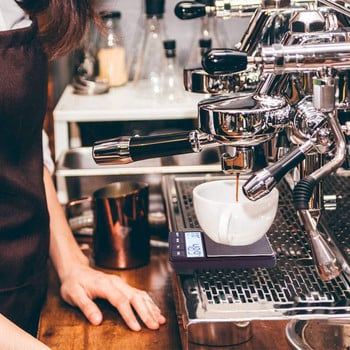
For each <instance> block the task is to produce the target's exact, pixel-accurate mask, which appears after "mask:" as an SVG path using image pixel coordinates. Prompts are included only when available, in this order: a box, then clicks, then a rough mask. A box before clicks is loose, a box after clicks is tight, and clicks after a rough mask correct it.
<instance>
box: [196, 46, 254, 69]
mask: <svg viewBox="0 0 350 350" xmlns="http://www.w3.org/2000/svg"><path fill="white" fill-rule="evenodd" d="M248 63H249V62H248V55H247V53H246V52H243V51H239V50H235V49H212V50H209V51H208V52H207V53H205V54H204V56H203V58H202V66H203V68H204V70H205V71H206V72H207V73H209V74H213V75H215V74H216V75H218V74H232V73H237V72H242V71H244V70H246V69H247V67H248Z"/></svg>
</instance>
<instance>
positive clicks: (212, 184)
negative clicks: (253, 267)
mask: <svg viewBox="0 0 350 350" xmlns="http://www.w3.org/2000/svg"><path fill="white" fill-rule="evenodd" d="M244 183H245V181H243V180H242V181H239V183H238V191H239V194H238V198H239V201H236V193H235V189H236V181H235V180H227V179H226V180H218V181H209V182H204V183H202V184H200V185H198V186H196V187H195V188H194V189H193V205H194V210H195V213H196V217H197V220H198V223H199V225H200V226H201V228H202V229H203V230H204V232H205V233H206V234H207V235H208V236H209V237H210V238H211V239H212V240H213V241H215V242H217V243H220V244H226V245H232V246H240V245H249V244H252V243H254V242H257V241H258V240H259V239H260V238H262V237H263V235H264V234H265V233H266V232H267V231H268V229H269V228H270V226H271V224H272V222H273V220H274V218H275V215H276V212H277V206H278V197H279V193H278V190H277V189H276V188H274V189H273V190H272V191H271V192H270V193H269V194H268V195H267V196H265V197H263V198H261V199H259V200H258V201H250V200H249V199H248V198H246V196H244V194H243V192H242V186H243V184H244Z"/></svg>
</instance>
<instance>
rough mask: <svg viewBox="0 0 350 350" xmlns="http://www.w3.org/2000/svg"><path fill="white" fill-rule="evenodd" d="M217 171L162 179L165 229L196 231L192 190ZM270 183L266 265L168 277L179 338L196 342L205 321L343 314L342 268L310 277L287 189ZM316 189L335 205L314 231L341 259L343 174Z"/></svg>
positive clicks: (346, 301) (345, 234) (348, 290)
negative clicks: (273, 208)
mask: <svg viewBox="0 0 350 350" xmlns="http://www.w3.org/2000/svg"><path fill="white" fill-rule="evenodd" d="M222 176H224V175H222ZM222 176H221V175H218V174H213V175H211V174H206V175H204V176H196V175H194V176H191V175H189V174H187V175H169V176H165V177H164V178H163V193H164V194H165V196H166V198H165V200H166V206H167V212H168V220H169V225H170V226H171V227H170V229H171V230H172V231H176V230H189V229H194V228H199V225H198V222H197V220H196V217H195V214H194V209H193V203H192V190H193V188H194V187H195V186H196V185H198V184H199V183H201V182H204V181H213V180H216V179H218V178H222ZM278 188H279V191H280V203H279V209H278V212H277V215H276V219H275V221H274V223H273V225H272V226H271V228H270V230H269V231H268V232H267V237H268V239H269V241H270V243H271V246H272V248H273V250H274V252H275V255H276V265H275V266H274V267H272V268H252V269H233V268H232V269H230V268H225V269H210V270H209V269H208V270H196V271H195V272H193V273H191V274H174V278H173V284H174V291H175V299H176V307H177V312H178V316H179V319H180V318H181V327H180V328H182V331H185V338H186V339H187V340H186V342H187V343H188V342H193V343H199V344H203V339H201V338H200V337H199V336H198V334H202V333H203V332H201V329H203V327H208V323H209V324H210V325H211V327H212V329H215V328H216V327H218V328H220V329H221V328H222V326H223V325H224V324H227V325H230V324H231V323H232V322H247V321H251V320H256V319H259V320H262V319H266V320H280V319H322V318H325V319H326V318H327V319H328V318H331V317H334V318H339V317H344V316H347V317H348V316H349V315H350V281H349V276H347V275H346V274H344V273H342V274H341V275H340V276H339V277H338V278H336V279H334V280H332V281H328V282H324V281H322V280H321V279H320V278H319V277H318V274H317V272H316V270H315V268H314V265H313V261H312V252H311V246H310V244H309V241H308V237H306V236H305V233H304V232H303V230H302V227H301V225H300V223H299V221H298V219H297V215H296V212H295V209H294V207H293V204H292V193H291V190H290V187H289V185H288V184H287V182H284V181H282V182H281V183H280V184H279V186H278ZM324 192H325V195H326V196H328V197H332V198H335V199H336V206H335V207H334V206H332V207H331V210H325V212H324V214H323V215H322V219H323V220H324V222H326V223H327V227H326V225H321V226H322V227H321V231H322V232H326V230H327V232H328V231H330V230H331V232H332V234H331V237H332V239H333V241H334V243H335V244H336V245H337V247H339V249H340V251H341V253H342V255H343V256H344V259H345V261H346V262H347V260H346V259H348V252H349V249H350V242H349V239H350V227H349V218H348V213H349V212H350V193H349V192H350V178H349V177H343V176H336V175H334V176H330V177H329V178H327V179H326V180H325V186H324ZM347 263H348V262H347ZM180 331H181V329H180ZM227 331H229V330H228V329H227ZM214 333H215V332H214ZM217 342H218V337H217V336H213V339H206V340H205V344H206V345H215V346H218V345H221V346H222V345H228V344H221V343H220V341H219V343H217Z"/></svg>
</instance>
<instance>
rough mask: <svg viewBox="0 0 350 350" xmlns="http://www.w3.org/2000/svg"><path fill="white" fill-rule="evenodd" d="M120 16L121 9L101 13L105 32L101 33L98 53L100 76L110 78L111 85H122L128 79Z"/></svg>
mask: <svg viewBox="0 0 350 350" xmlns="http://www.w3.org/2000/svg"><path fill="white" fill-rule="evenodd" d="M120 18H121V13H120V12H119V11H108V12H102V13H101V19H102V22H103V26H104V29H105V32H102V33H101V37H100V43H99V50H98V54H97V58H98V63H99V76H100V78H103V79H108V81H109V85H110V86H121V85H124V84H126V82H127V81H128V72H127V68H126V50H125V47H124V43H123V36H122V31H121V28H120Z"/></svg>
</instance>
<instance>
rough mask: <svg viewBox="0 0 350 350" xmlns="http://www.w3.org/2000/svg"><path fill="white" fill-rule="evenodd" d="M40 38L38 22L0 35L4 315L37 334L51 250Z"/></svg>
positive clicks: (0, 298) (0, 302)
mask: <svg viewBox="0 0 350 350" xmlns="http://www.w3.org/2000/svg"><path fill="white" fill-rule="evenodd" d="M36 34H37V26H36V24H35V23H34V24H33V25H32V26H31V27H30V28H23V29H16V30H10V31H5V32H0V313H2V314H4V315H5V316H6V317H8V318H9V319H11V320H12V321H13V322H15V323H16V324H17V325H19V326H20V327H21V328H23V329H25V330H26V331H28V332H30V333H31V334H33V335H36V332H37V325H38V320H39V315H40V310H41V307H42V304H43V301H44V299H45V295H46V288H47V270H46V268H47V259H48V251H49V218H48V211H47V206H46V199H45V190H44V185H43V160H42V158H43V157H42V134H41V132H42V124H43V119H44V116H45V112H46V102H47V78H48V76H47V75H48V64H47V58H46V55H45V54H44V52H43V50H42V47H41V45H40V42H39V40H38V38H37V36H36Z"/></svg>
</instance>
